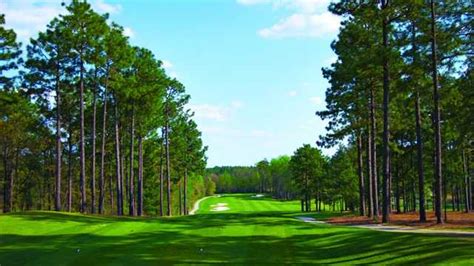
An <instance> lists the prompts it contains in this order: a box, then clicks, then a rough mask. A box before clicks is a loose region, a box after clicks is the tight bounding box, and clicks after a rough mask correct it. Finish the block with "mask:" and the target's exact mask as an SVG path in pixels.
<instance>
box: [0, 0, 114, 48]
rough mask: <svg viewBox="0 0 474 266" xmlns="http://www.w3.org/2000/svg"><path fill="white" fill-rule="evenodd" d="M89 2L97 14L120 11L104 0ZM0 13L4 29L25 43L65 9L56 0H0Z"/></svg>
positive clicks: (64, 11)
mask: <svg viewBox="0 0 474 266" xmlns="http://www.w3.org/2000/svg"><path fill="white" fill-rule="evenodd" d="M66 2H67V1H66ZM91 2H92V7H93V8H94V9H95V10H96V11H98V12H99V13H102V12H108V13H118V12H120V11H121V6H120V5H113V4H107V3H105V2H104V0H96V1H91ZM0 12H1V13H3V14H5V20H6V23H5V24H6V25H5V26H6V28H13V29H14V30H15V32H16V33H17V35H18V39H19V40H20V41H22V42H24V43H26V42H28V41H29V38H31V37H36V35H37V34H38V32H39V31H44V30H45V29H46V25H47V24H48V23H49V22H50V21H51V20H52V19H53V18H54V17H56V16H58V15H59V14H64V13H66V8H65V7H63V6H61V1H58V0H6V1H5V0H0Z"/></svg>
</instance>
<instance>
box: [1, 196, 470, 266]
mask: <svg viewBox="0 0 474 266" xmlns="http://www.w3.org/2000/svg"><path fill="white" fill-rule="evenodd" d="M217 203H227V204H228V206H229V208H230V210H228V211H223V212H210V211H209V210H210V209H211V207H210V206H211V205H213V204H217ZM301 215H302V214H301V213H299V203H298V202H280V201H275V200H271V199H268V198H263V199H262V198H251V197H250V195H245V194H241V195H229V196H224V197H215V198H209V199H207V200H205V201H203V202H202V203H201V208H200V210H199V211H198V214H197V215H194V216H188V217H175V218H126V217H124V218H114V217H97V216H85V215H79V214H65V213H53V212H27V213H18V214H10V215H0V264H1V265H57V264H61V265H64V264H73V265H104V264H121V265H136V264H155V265H156V264H163V263H224V262H233V263H246V264H249V263H250V264H255V263H259V264H261V263H331V264H333V263H341V264H347V263H384V264H435V263H441V264H456V265H458V264H466V265H472V264H474V252H472V251H473V250H474V239H473V238H462V237H456V238H453V237H443V236H434V235H422V234H410V233H392V232H377V231H372V230H368V229H360V228H351V227H344V226H335V225H326V224H309V223H304V222H301V221H299V220H297V219H295V218H294V217H295V216H301ZM330 215H331V214H324V217H328V216H330ZM316 217H317V218H324V217H323V216H321V215H319V216H316Z"/></svg>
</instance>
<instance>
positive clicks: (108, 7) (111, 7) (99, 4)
mask: <svg viewBox="0 0 474 266" xmlns="http://www.w3.org/2000/svg"><path fill="white" fill-rule="evenodd" d="M92 8H94V9H95V10H96V11H97V12H99V13H109V14H117V13H120V12H121V11H122V6H121V5H119V4H107V3H105V2H104V1H103V0H96V1H95V2H93V3H92Z"/></svg>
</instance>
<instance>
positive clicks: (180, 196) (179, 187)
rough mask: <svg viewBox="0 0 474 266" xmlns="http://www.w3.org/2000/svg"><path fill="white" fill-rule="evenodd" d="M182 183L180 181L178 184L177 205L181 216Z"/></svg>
mask: <svg viewBox="0 0 474 266" xmlns="http://www.w3.org/2000/svg"><path fill="white" fill-rule="evenodd" d="M182 189H183V186H182V183H181V180H180V181H179V182H178V199H179V200H178V203H179V215H183V202H182V198H183V197H182V192H181V191H182Z"/></svg>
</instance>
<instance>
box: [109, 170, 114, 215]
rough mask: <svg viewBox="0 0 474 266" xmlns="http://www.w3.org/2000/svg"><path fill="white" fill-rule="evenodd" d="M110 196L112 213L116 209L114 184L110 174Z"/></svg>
mask: <svg viewBox="0 0 474 266" xmlns="http://www.w3.org/2000/svg"><path fill="white" fill-rule="evenodd" d="M109 197H110V213H112V212H113V209H114V186H113V177H112V175H110V176H109Z"/></svg>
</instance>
